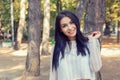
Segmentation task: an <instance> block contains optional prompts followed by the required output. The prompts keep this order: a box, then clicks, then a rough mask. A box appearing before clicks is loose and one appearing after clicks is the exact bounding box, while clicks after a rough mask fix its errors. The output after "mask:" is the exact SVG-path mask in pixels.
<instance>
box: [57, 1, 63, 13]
mask: <svg viewBox="0 0 120 80" xmlns="http://www.w3.org/2000/svg"><path fill="white" fill-rule="evenodd" d="M56 7H57V8H56V11H57V13H59V12H60V11H62V2H61V0H57V3H56Z"/></svg>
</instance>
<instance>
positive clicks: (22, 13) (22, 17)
mask: <svg viewBox="0 0 120 80" xmlns="http://www.w3.org/2000/svg"><path fill="white" fill-rule="evenodd" d="M25 4H26V0H21V2H20V19H19V27H18V30H17V40H16V43H15V46H14V48H15V49H16V50H18V49H19V48H20V44H21V41H22V36H23V30H24V28H25V11H26V7H25V6H26V5H25Z"/></svg>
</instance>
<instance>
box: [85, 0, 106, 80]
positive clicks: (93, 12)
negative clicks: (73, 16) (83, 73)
mask: <svg viewBox="0 0 120 80" xmlns="http://www.w3.org/2000/svg"><path fill="white" fill-rule="evenodd" d="M105 3H106V1H105V0H88V1H87V4H86V8H85V9H86V12H85V17H84V33H87V34H89V33H91V32H92V31H101V32H102V29H103V25H104V24H105V8H106V6H105ZM100 40H101V39H100ZM96 80H102V78H101V73H100V71H99V72H97V73H96Z"/></svg>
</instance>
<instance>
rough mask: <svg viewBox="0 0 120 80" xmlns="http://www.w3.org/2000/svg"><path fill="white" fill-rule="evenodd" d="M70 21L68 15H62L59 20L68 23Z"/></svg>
mask: <svg viewBox="0 0 120 80" xmlns="http://www.w3.org/2000/svg"><path fill="white" fill-rule="evenodd" d="M70 21H71V19H70V18H69V17H63V18H62V19H61V20H60V24H62V23H68V22H70Z"/></svg>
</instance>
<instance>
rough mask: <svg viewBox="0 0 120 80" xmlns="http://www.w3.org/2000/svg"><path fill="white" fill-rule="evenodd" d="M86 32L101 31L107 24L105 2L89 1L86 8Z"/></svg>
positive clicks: (103, 0)
mask: <svg viewBox="0 0 120 80" xmlns="http://www.w3.org/2000/svg"><path fill="white" fill-rule="evenodd" d="M84 20H85V21H84V32H85V33H88V32H91V31H96V30H99V31H101V32H102V29H103V25H104V24H105V0H89V1H88V2H87V6H86V14H85V19H84Z"/></svg>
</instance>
